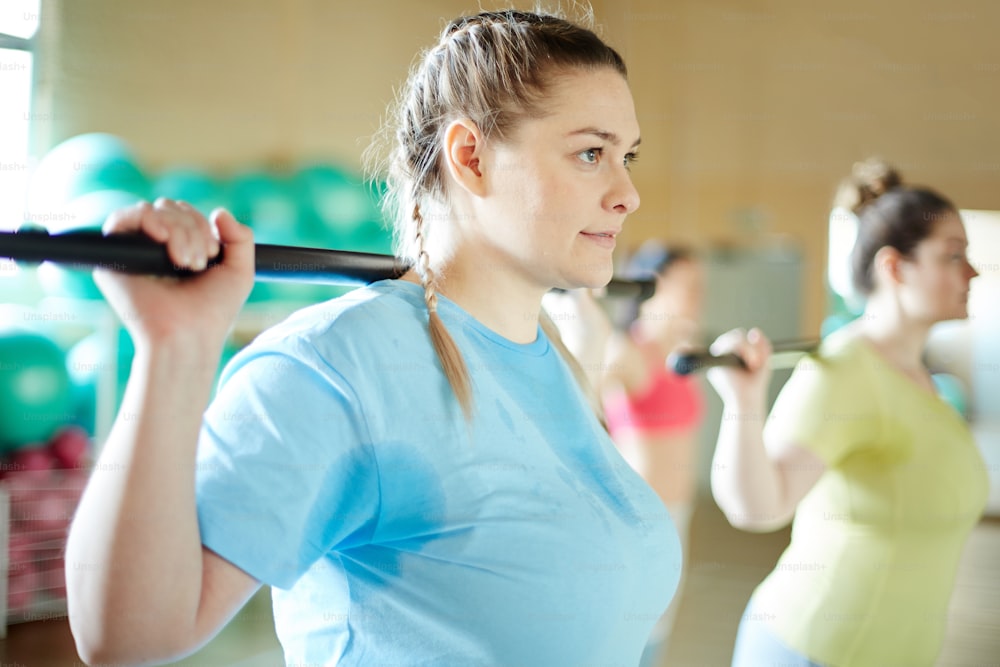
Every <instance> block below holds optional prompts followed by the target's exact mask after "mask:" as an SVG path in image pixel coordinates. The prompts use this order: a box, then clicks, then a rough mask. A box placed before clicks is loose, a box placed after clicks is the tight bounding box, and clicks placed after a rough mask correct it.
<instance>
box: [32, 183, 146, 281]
mask: <svg viewBox="0 0 1000 667" xmlns="http://www.w3.org/2000/svg"><path fill="white" fill-rule="evenodd" d="M138 201H139V198H138V197H137V196H136V195H135V194H133V193H131V192H127V191H125V190H98V191H95V192H88V193H87V194H84V195H81V196H79V197H77V198H75V199H73V200H72V201H70V202H69V203H68V204H66V207H65V209H64V210H65V211H66V212H67V214H68V216H69V217H68V218H67V220H65V221H63V222H60V223H54V224H50V225H48V226H47V229H48V231H49V233H51V234H62V233H65V232H74V231H100V229H101V228H102V227H103V226H104V222H105V220H107V218H108V216H109V215H111V213H112V212H114V211H116V210H117V209H120V208H125V207H127V206H132V205H134V204H135V203H137V202H138ZM37 275H38V282H39V284H40V285H41V286H42V289H43V290H44V291H45V293H46V294H48V295H50V296H62V297H70V298H75V299H102V298H103V295H102V294H101V291H100V290H99V289H97V285H95V284H94V279H93V276H92V269H91V268H90V267H79V268H74V267H72V266H67V265H63V264H53V263H51V262H43V263H42V264H41V265H40V266H39V267H38V269H37Z"/></svg>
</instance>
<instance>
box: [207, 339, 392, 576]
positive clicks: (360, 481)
mask: <svg viewBox="0 0 1000 667" xmlns="http://www.w3.org/2000/svg"><path fill="white" fill-rule="evenodd" d="M195 481H196V497H197V508H198V522H199V527H200V530H201V540H202V544H204V546H206V547H208V548H209V549H211V550H212V551H214V552H216V553H217V554H219V555H220V556H222V557H223V558H225V559H226V560H228V561H230V562H231V563H233V564H234V565H236V566H237V567H239V568H241V569H243V570H244V571H246V572H247V573H248V574H250V575H251V576H252V577H254V578H256V579H257V580H259V581H261V582H263V583H265V584H269V585H271V586H276V587H278V588H290V587H291V586H292V585H293V584H294V583H295V581H296V580H297V579H298V578H299V577H300V576H301V575H302V574H304V573H305V572H306V571H307V570H308V569H309V567H310V566H311V565H312V564H313V563H315V562H316V561H317V560H318V559H320V558H321V557H322V556H323V555H324V554H325V553H328V552H330V551H335V550H338V549H344V548H348V547H351V546H355V545H358V544H364V543H365V542H366V541H368V540H370V539H371V534H372V532H373V530H374V526H375V524H376V522H377V513H378V508H379V491H378V488H379V487H378V473H377V468H376V464H375V461H374V457H373V454H372V450H371V443H370V438H369V437H368V433H367V429H366V428H365V424H364V420H363V418H362V416H361V411H360V409H359V406H358V405H357V399H356V397H355V395H354V393H353V391H352V390H351V388H350V386H349V385H348V383H347V382H346V381H345V380H344V379H343V378H342V377H341V376H340V375H338V374H337V373H336V372H335V371H333V370H332V369H331V368H330V367H329V366H327V365H326V364H325V363H323V362H322V360H320V359H318V358H315V359H310V358H308V355H305V358H303V356H301V355H298V354H294V355H293V354H289V353H286V352H275V351H269V350H264V351H261V352H247V351H246V350H245V351H244V352H243V353H241V354H240V355H238V356H237V357H236V358H235V359H234V360H233V361H232V362H231V363H230V365H229V367H227V369H226V371H225V372H224V374H223V378H222V381H221V383H220V386H219V390H218V392H217V395H216V398H215V400H214V401H213V402H212V405H211V406H210V407H209V409H208V411H207V412H206V415H205V420H204V426H203V428H202V432H201V437H200V439H199V444H198V458H197V467H196V475H195Z"/></svg>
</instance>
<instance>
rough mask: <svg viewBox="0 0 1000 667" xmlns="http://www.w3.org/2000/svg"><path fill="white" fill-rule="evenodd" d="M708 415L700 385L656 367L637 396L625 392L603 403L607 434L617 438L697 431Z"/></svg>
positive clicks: (692, 379) (659, 366)
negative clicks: (631, 434)
mask: <svg viewBox="0 0 1000 667" xmlns="http://www.w3.org/2000/svg"><path fill="white" fill-rule="evenodd" d="M704 412H705V401H704V397H703V396H702V394H701V388H700V387H699V386H698V383H697V381H696V380H695V379H694V378H693V377H691V376H687V375H677V374H676V373H674V372H672V371H670V370H668V369H667V368H666V367H665V366H661V365H659V364H658V365H657V370H654V371H653V374H652V377H651V381H650V383H649V386H648V387H646V388H645V390H644V391H642V392H641V393H640V394H638V395H636V396H629V395H628V394H626V393H625V392H621V393H618V394H615V395H613V396H609V397H607V398H606V399H605V402H604V416H605V419H607V422H608V430H609V431H610V433H611V436H612V437H614V436H615V435H616V434H618V433H622V432H624V431H639V432H645V433H649V434H651V435H653V434H655V435H666V434H669V433H674V432H677V431H685V430H688V429H691V428H694V427H695V426H697V425H698V423H699V422H700V421H701V417H702V415H703V414H704Z"/></svg>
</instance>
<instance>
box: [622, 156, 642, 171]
mask: <svg viewBox="0 0 1000 667" xmlns="http://www.w3.org/2000/svg"><path fill="white" fill-rule="evenodd" d="M638 161H639V154H638V153H626V154H625V159H624V160H623V161H622V163H623V164H624V165H625V168H626V169H628V168H629V167H631V166H632V165H633V164H635V163H636V162H638Z"/></svg>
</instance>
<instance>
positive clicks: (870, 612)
mask: <svg viewBox="0 0 1000 667" xmlns="http://www.w3.org/2000/svg"><path fill="white" fill-rule="evenodd" d="M764 437H765V439H766V440H770V439H772V438H778V439H781V440H784V441H790V442H794V443H796V444H798V445H800V446H802V447H805V448H807V449H809V450H810V451H812V452H814V453H815V454H816V455H817V456H819V457H820V458H821V459H822V460H823V461H824V462H825V463H826V465H827V471H826V472H825V473H824V474H823V476H822V477H821V478H820V480H819V481H818V482H817V484H816V486H815V487H814V488H813V489H812V490H811V491H810V492H809V493H808V494H807V495H806V497H805V498H804V499H803V500H802V502H801V503H800V505H799V507H798V509H797V511H796V514H795V520H794V523H793V524H792V538H791V543H790V544H789V546H788V548H787V549H786V550H785V552H784V553H783V554H782V556H781V558H780V560H779V561H778V564H777V566H776V567H775V569H774V571H772V572H771V573H770V574H769V575H768V576H767V578H766V579H765V580H764V581H763V582H762V583H761V584H760V586H758V587H757V590H756V591H755V592H754V609H755V612H756V613H757V616H758V618H759V619H761V620H764V621H765V622H767V623H768V624H769V625H770V627H771V629H772V631H773V632H774V633H775V634H776V635H777V636H778V637H780V638H781V639H782V640H783V641H784V642H785V643H786V644H788V645H789V646H790V647H791V648H793V649H795V650H796V651H798V652H800V653H802V654H804V655H806V656H808V657H809V658H810V659H812V660H814V661H818V662H822V663H825V664H829V665H834V666H837V667H842V666H848V665H850V666H851V667H867V666H869V665H871V666H872V667H889V666H896V665H899V666H901V665H906V666H908V667H913V666H919V665H933V664H934V660H935V658H936V657H937V655H938V653H939V652H940V648H941V642H942V639H943V636H944V630H945V624H946V617H947V612H948V602H949V599H950V596H951V591H952V586H953V584H954V579H955V572H956V569H957V567H958V561H959V557H960V555H961V552H962V548H963V546H964V544H965V540H966V538H967V537H968V534H969V532H970V530H971V529H972V527H973V525H974V524H975V523H976V522H977V521H978V519H979V517H980V514H981V513H982V511H983V508H984V507H985V505H986V497H987V493H988V488H987V487H988V478H987V474H986V470H985V465H984V462H983V459H982V457H981V456H980V453H979V450H978V448H977V447H976V443H975V441H974V439H973V437H972V434H971V432H970V430H969V429H968V427H967V425H966V423H965V422H964V420H963V419H962V418H961V416H960V415H959V414H958V413H957V412H956V411H955V410H954V409H953V408H952V407H951V406H950V405H948V404H947V403H945V402H944V401H943V400H941V399H940V398H938V397H936V396H934V395H933V394H931V393H930V392H928V391H927V390H925V389H923V388H921V387H919V386H918V385H917V384H915V383H914V382H913V381H911V380H910V379H908V378H907V377H906V376H905V375H904V374H902V373H901V372H899V371H898V370H897V369H895V368H893V367H891V366H890V365H889V364H888V363H887V362H886V361H885V360H884V359H883V357H881V356H880V355H879V354H878V352H876V350H875V349H874V348H873V347H871V346H870V344H869V343H867V342H865V341H863V340H860V339H857V338H850V337H848V336H846V335H838V334H834V335H832V336H830V337H828V338H827V339H826V340H825V341H824V342H823V344H822V346H821V347H820V350H819V351H818V352H817V353H816V354H815V355H813V356H810V357H807V358H805V359H803V360H802V361H801V362H800V363H799V365H798V366H797V367H796V369H795V371H794V373H793V374H792V377H791V378H789V380H788V382H787V383H786V385H785V387H784V388H783V389H782V391H781V394H780V395H779V396H778V399H777V401H776V402H775V405H774V408H773V409H772V411H771V414H770V416H769V418H768V423H767V425H766V426H765V430H764Z"/></svg>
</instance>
